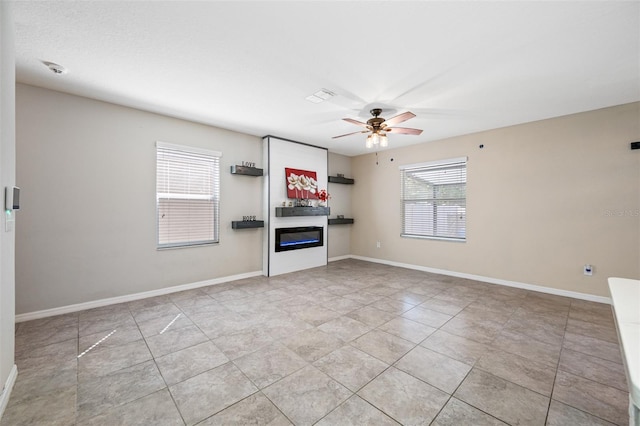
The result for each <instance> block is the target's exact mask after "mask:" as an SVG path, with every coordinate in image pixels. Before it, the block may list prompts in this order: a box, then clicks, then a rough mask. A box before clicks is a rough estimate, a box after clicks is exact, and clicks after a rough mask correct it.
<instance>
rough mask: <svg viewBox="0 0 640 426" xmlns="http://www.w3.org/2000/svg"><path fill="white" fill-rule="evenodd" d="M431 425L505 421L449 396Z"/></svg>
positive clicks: (493, 425)
mask: <svg viewBox="0 0 640 426" xmlns="http://www.w3.org/2000/svg"><path fill="white" fill-rule="evenodd" d="M431 424H432V425H433V426H462V425H473V426H504V425H506V423H504V422H501V421H500V420H498V419H496V418H495V417H492V416H490V415H488V414H487V413H484V412H482V411H480V410H478V409H477V408H474V407H472V406H470V405H469V404H465V403H464V402H462V401H460V400H459V399H456V398H451V399H450V400H449V402H447V405H445V406H444V408H443V409H442V411H441V412H440V414H438V417H436V420H435V421H434V422H433V423H431Z"/></svg>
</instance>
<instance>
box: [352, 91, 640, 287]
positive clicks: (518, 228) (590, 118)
mask: <svg viewBox="0 0 640 426" xmlns="http://www.w3.org/2000/svg"><path fill="white" fill-rule="evenodd" d="M639 123H640V104H639V103H634V104H628V105H622V106H617V107H612V108H607V109H602V110H597V111H592V112H586V113H581V114H575V115H570V116H566V117H560V118H555V119H550V120H544V121H539V122H534V123H528V124H523V125H518V126H512V127H508V128H503V129H497V130H492V131H487V132H482V133H477V134H472V135H467V136H462V137H456V138H451V139H446V140H441V141H437V142H429V143H425V144H419V145H414V146H410V147H407V148H402V149H395V150H393V149H392V150H389V151H383V152H380V153H379V156H378V158H379V164H378V165H376V158H375V156H374V155H373V154H368V155H363V156H358V157H355V158H354V159H353V175H354V176H355V177H356V179H357V185H356V187H355V189H356V190H355V191H354V193H353V214H354V217H355V218H356V219H357V220H356V223H355V224H354V225H353V227H354V228H353V233H352V240H351V247H352V254H354V255H359V256H365V257H371V258H378V259H383V260H386V261H392V262H401V263H407V264H412V265H418V266H423V267H429V268H435V269H442V270H448V271H452V272H456V273H463V274H473V275H478V276H482V277H488V278H494V279H500V280H507V281H515V282H520V283H526V284H533V285H538V286H545V287H552V288H555V289H559V290H567V291H573V292H580V293H587V294H591V295H597V296H608V290H607V287H606V279H607V277H610V276H619V277H627V278H636V279H637V278H640V151H632V150H631V149H630V147H629V143H630V142H633V141H638V140H640V124H639ZM425 131H427V132H428V131H429V130H428V129H425ZM390 143H391V144H393V142H392V141H390ZM480 144H484V148H483V149H480V148H479V145H480ZM461 156H467V157H468V169H467V171H468V178H467V179H468V183H467V242H466V243H456V242H446V241H434V240H423V239H411V238H401V237H400V201H399V200H400V173H399V170H398V166H400V165H404V164H412V163H418V162H424V161H432V160H439V159H446V158H453V157H461ZM377 241H380V243H381V247H380V248H379V249H378V248H376V242H377ZM586 263H590V264H592V265H594V267H595V273H594V275H593V276H592V277H587V276H584V275H583V273H582V267H583V265H584V264H586Z"/></svg>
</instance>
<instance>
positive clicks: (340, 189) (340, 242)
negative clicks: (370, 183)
mask: <svg viewBox="0 0 640 426" xmlns="http://www.w3.org/2000/svg"><path fill="white" fill-rule="evenodd" d="M338 173H342V174H343V175H344V176H345V177H352V176H351V157H346V156H344V155H340V154H335V153H332V152H330V153H329V176H337V174H338ZM356 182H357V181H356ZM354 186H355V185H343V184H339V183H329V184H328V187H327V188H326V189H327V191H328V192H329V194H330V195H331V199H330V200H329V204H328V205H329V207H331V215H330V216H329V217H330V218H335V217H336V216H337V215H339V214H341V215H344V217H353V215H352V213H351V199H352V191H353V188H354ZM352 226H353V225H331V226H329V232H328V234H329V248H328V249H329V259H331V258H334V257H340V256H347V255H350V254H351V229H352Z"/></svg>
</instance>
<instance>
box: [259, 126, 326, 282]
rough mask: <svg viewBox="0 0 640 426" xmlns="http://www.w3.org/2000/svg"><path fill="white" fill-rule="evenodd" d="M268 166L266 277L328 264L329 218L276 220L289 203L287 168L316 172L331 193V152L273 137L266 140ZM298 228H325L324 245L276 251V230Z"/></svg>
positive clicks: (284, 218) (280, 218)
mask: <svg viewBox="0 0 640 426" xmlns="http://www.w3.org/2000/svg"><path fill="white" fill-rule="evenodd" d="M264 144H265V149H264V152H265V159H264V163H265V164H267V166H266V176H265V179H266V187H267V191H268V193H267V196H266V199H265V206H266V207H267V208H266V209H265V210H266V211H265V218H268V219H267V220H268V225H267V226H265V233H266V234H267V235H265V238H264V240H265V241H266V246H265V250H264V251H263V253H264V256H265V262H264V265H265V267H264V274H265V275H266V276H274V275H280V274H285V273H287V272H294V271H300V270H304V269H309V268H315V267H318V266H324V265H326V264H327V246H328V235H327V234H328V233H327V216H295V217H276V207H282V203H283V202H286V203H287V205H288V202H289V201H290V200H289V199H287V191H286V183H285V182H286V176H285V171H284V169H285V167H290V168H295V169H301V170H310V171H315V172H316V174H317V181H318V188H319V189H327V180H328V179H327V176H328V174H327V150H326V149H324V148H318V147H314V146H310V145H305V144H302V143H296V142H292V141H287V140H283V139H279V138H275V137H273V136H267V137H265V138H264ZM297 226H322V227H323V233H324V245H323V246H322V247H312V248H306V249H301V250H292V251H283V252H276V251H275V230H276V228H288V227H297Z"/></svg>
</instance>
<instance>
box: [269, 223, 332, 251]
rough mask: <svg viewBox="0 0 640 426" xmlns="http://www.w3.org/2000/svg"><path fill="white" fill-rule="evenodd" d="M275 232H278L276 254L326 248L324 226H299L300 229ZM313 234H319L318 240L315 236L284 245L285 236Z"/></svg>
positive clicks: (277, 230) (282, 229) (280, 229)
mask: <svg viewBox="0 0 640 426" xmlns="http://www.w3.org/2000/svg"><path fill="white" fill-rule="evenodd" d="M275 231H276V241H275V243H276V246H275V249H276V252H282V251H291V250H300V249H305V248H311V247H322V246H324V227H323V226H298V227H291V228H276V230H275ZM311 232H317V238H316V237H315V236H314V237H310V238H307V239H303V240H300V242H295V241H294V242H287V241H285V245H283V241H282V240H283V238H282V236H283V235H288V234H300V233H311ZM307 240H308V241H307Z"/></svg>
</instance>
